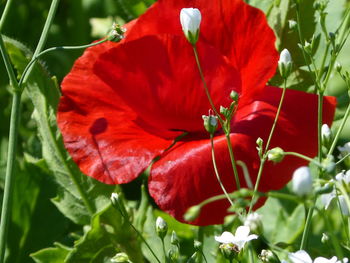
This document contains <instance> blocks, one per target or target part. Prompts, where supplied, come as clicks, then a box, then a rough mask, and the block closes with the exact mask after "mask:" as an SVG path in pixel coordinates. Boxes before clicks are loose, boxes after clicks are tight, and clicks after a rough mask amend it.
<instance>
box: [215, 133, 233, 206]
mask: <svg viewBox="0 0 350 263" xmlns="http://www.w3.org/2000/svg"><path fill="white" fill-rule="evenodd" d="M210 144H211V157H212V160H213V166H214V172H215V175H216V178H217V179H218V182H219V184H220V187H221V189H222V191H223V192H224V194H225V196H226V198H227V200H228V201H229V202H230V204H231V206H233V202H232V200H231V198H230V196H229V195H228V193H227V191H226V189H225V186H224V185H223V183H222V181H221V178H220V175H219V172H218V169H217V166H216V159H215V149H214V140H213V134H210Z"/></svg>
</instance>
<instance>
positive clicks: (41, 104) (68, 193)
mask: <svg viewBox="0 0 350 263" xmlns="http://www.w3.org/2000/svg"><path fill="white" fill-rule="evenodd" d="M6 47H7V49H8V51H9V54H10V57H11V60H12V63H13V64H14V65H15V67H16V69H17V71H18V72H19V73H20V72H22V71H23V70H24V66H25V65H26V63H28V58H29V57H30V56H31V53H30V52H29V51H28V49H27V48H26V47H25V46H23V45H22V44H21V43H19V42H17V41H14V40H11V39H8V38H6ZM25 89H26V92H27V94H28V96H29V98H30V99H31V101H32V103H33V105H34V107H35V110H34V112H33V118H34V119H35V120H36V124H37V127H38V132H39V135H40V139H41V142H42V153H43V157H44V159H45V160H46V162H47V165H48V167H49V168H50V170H51V171H52V172H53V175H54V178H55V181H56V182H57V183H58V184H59V185H60V187H61V188H60V191H59V196H58V197H57V198H56V199H54V202H55V204H56V206H57V207H58V209H59V210H60V211H61V212H62V213H63V214H64V215H65V216H67V217H68V218H70V219H71V220H72V221H73V222H75V223H78V224H88V223H89V218H90V216H91V215H92V213H94V212H96V211H98V210H100V209H103V208H104V207H105V205H106V204H107V203H108V202H109V196H110V193H111V192H112V191H113V189H114V187H113V186H108V185H104V184H102V183H99V182H98V181H96V180H94V179H92V178H90V177H87V176H86V175H84V174H82V173H81V172H80V170H79V169H78V167H77V166H76V164H75V163H74V162H73V161H72V160H71V158H70V157H69V155H68V154H67V152H66V150H65V148H64V146H63V142H62V138H61V135H60V133H59V130H58V128H57V124H56V110H57V105H58V101H59V97H60V94H59V90H58V87H57V84H56V81H55V79H54V78H50V77H49V75H48V73H47V72H46V70H45V68H43V67H42V66H41V65H40V64H37V65H36V66H35V67H34V70H33V72H32V74H31V75H30V77H29V78H28V81H27V83H26V87H25Z"/></svg>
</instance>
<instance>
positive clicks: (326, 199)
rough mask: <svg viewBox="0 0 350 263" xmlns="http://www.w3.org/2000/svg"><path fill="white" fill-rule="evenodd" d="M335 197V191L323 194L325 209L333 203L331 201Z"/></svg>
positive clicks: (322, 200)
mask: <svg viewBox="0 0 350 263" xmlns="http://www.w3.org/2000/svg"><path fill="white" fill-rule="evenodd" d="M334 197H335V192H334V191H333V192H332V193H329V194H323V195H321V202H322V204H323V205H324V208H325V209H328V207H329V205H330V204H331V202H332V200H333V199H334Z"/></svg>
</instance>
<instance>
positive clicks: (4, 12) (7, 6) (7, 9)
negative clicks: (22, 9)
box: [0, 0, 14, 32]
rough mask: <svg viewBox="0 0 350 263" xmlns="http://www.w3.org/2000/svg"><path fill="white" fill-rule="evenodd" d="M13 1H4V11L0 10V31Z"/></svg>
mask: <svg viewBox="0 0 350 263" xmlns="http://www.w3.org/2000/svg"><path fill="white" fill-rule="evenodd" d="M13 2H14V1H13V0H7V2H6V6H5V9H4V11H3V12H2V15H1V20H0V31H1V32H2V29H3V27H4V24H5V21H6V18H7V15H8V13H9V11H10V9H11V7H12V4H13Z"/></svg>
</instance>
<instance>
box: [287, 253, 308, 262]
mask: <svg viewBox="0 0 350 263" xmlns="http://www.w3.org/2000/svg"><path fill="white" fill-rule="evenodd" d="M288 257H289V259H290V260H291V261H292V262H293V263H312V259H311V257H310V256H309V254H308V253H307V252H306V251H305V250H299V251H297V252H295V253H290V254H289V255H288Z"/></svg>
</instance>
